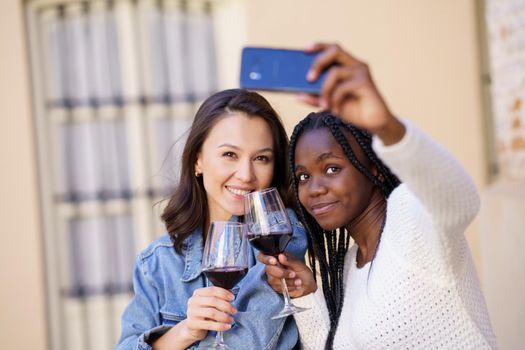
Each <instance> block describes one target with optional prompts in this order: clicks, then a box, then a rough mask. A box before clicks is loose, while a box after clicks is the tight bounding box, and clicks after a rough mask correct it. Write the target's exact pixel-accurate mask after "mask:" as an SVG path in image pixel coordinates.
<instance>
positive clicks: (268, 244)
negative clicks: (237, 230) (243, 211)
mask: <svg viewBox="0 0 525 350" xmlns="http://www.w3.org/2000/svg"><path fill="white" fill-rule="evenodd" d="M291 239H292V232H291V231H289V232H270V233H269V234H267V235H262V234H256V233H255V234H253V233H248V241H249V242H250V244H251V245H252V246H253V247H255V248H257V249H258V250H260V251H261V252H263V253H264V254H266V255H273V256H277V255H279V254H281V253H282V252H284V250H285V249H286V246H287V245H288V242H290V240H291Z"/></svg>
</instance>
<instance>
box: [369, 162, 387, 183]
mask: <svg viewBox="0 0 525 350" xmlns="http://www.w3.org/2000/svg"><path fill="white" fill-rule="evenodd" d="M371 171H372V175H374V177H376V178H377V179H378V180H379V181H381V182H384V181H385V177H384V176H383V174H381V173H380V172H379V170H378V169H377V167H376V166H375V165H374V166H372V169H371Z"/></svg>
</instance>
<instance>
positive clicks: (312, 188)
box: [308, 177, 327, 197]
mask: <svg viewBox="0 0 525 350" xmlns="http://www.w3.org/2000/svg"><path fill="white" fill-rule="evenodd" d="M326 192H327V187H326V185H325V183H324V181H323V179H322V178H320V177H312V178H311V179H310V181H309V186H308V194H309V195H310V196H311V197H316V196H319V195H322V194H325V193H326Z"/></svg>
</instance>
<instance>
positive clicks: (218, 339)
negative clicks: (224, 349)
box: [215, 331, 224, 345]
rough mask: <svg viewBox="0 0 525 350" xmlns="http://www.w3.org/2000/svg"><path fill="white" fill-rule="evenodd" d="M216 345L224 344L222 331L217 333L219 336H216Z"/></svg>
mask: <svg viewBox="0 0 525 350" xmlns="http://www.w3.org/2000/svg"><path fill="white" fill-rule="evenodd" d="M215 344H219V345H223V344H224V338H223V336H222V331H217V334H216V335H215Z"/></svg>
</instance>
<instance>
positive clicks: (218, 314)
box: [188, 307, 233, 324]
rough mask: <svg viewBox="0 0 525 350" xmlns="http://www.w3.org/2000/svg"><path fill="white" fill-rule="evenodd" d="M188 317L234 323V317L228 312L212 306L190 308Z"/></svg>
mask: <svg viewBox="0 0 525 350" xmlns="http://www.w3.org/2000/svg"><path fill="white" fill-rule="evenodd" d="M188 317H190V318H192V319H193V318H197V319H204V320H212V321H214V322H219V323H229V324H231V323H233V317H231V316H230V315H229V314H227V313H226V312H222V311H219V310H217V309H215V308H212V307H199V308H191V309H188Z"/></svg>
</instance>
